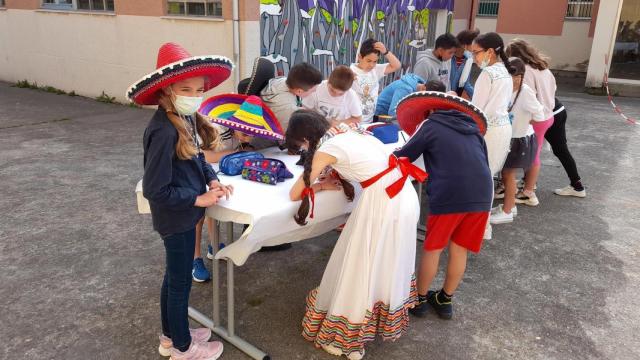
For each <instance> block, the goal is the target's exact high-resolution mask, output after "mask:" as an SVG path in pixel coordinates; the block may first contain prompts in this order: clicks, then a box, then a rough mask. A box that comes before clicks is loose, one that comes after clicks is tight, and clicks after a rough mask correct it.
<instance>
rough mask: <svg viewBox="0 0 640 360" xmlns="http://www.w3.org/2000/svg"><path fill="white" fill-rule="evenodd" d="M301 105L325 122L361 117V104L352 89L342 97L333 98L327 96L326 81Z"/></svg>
mask: <svg viewBox="0 0 640 360" xmlns="http://www.w3.org/2000/svg"><path fill="white" fill-rule="evenodd" d="M302 105H303V106H304V107H306V108H307V109H312V110H315V111H317V112H319V113H320V114H322V115H323V116H324V117H326V118H327V120H331V119H337V120H339V121H342V120H346V119H348V118H350V117H352V116H362V104H361V103H360V99H359V98H358V95H357V94H356V92H355V91H353V89H349V90H348V91H346V92H345V93H344V94H343V95H342V96H336V97H333V96H331V95H330V94H329V88H328V87H327V80H324V81H323V82H321V83H320V85H318V87H317V88H316V91H315V92H313V93H312V94H309V95H308V96H307V97H305V98H304V99H302Z"/></svg>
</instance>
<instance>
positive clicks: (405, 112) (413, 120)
mask: <svg viewBox="0 0 640 360" xmlns="http://www.w3.org/2000/svg"><path fill="white" fill-rule="evenodd" d="M431 110H434V111H435V110H457V111H460V112H463V113H465V114H467V115H469V116H470V117H471V118H472V119H473V120H474V121H475V123H476V124H477V125H478V129H480V133H481V134H483V135H484V134H485V133H486V132H487V117H486V115H485V114H484V112H482V110H480V109H479V108H478V107H477V106H475V105H473V103H471V102H470V101H468V100H465V99H463V98H461V97H459V96H455V95H449V94H446V93H443V92H439V91H419V92H415V93H413V94H409V95H407V96H405V97H404V98H403V99H402V100H400V102H399V103H398V108H397V110H396V112H397V118H398V124H400V127H401V128H402V130H404V131H405V132H406V133H407V134H409V135H413V133H414V132H415V131H416V128H417V127H418V125H420V124H421V123H422V122H423V121H425V120H426V119H427V115H428V112H429V111H431Z"/></svg>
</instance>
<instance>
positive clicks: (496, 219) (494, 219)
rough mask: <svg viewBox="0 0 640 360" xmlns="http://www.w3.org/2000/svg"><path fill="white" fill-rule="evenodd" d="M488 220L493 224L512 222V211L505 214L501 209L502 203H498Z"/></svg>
mask: <svg viewBox="0 0 640 360" xmlns="http://www.w3.org/2000/svg"><path fill="white" fill-rule="evenodd" d="M489 222H490V223H492V224H494V225H497V224H507V223H510V222H513V211H512V212H510V213H508V214H507V213H505V212H504V210H502V205H498V210H497V211H496V212H494V213H492V214H491V216H490V217H489Z"/></svg>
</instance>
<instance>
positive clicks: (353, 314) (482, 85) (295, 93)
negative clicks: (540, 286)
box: [127, 30, 585, 360]
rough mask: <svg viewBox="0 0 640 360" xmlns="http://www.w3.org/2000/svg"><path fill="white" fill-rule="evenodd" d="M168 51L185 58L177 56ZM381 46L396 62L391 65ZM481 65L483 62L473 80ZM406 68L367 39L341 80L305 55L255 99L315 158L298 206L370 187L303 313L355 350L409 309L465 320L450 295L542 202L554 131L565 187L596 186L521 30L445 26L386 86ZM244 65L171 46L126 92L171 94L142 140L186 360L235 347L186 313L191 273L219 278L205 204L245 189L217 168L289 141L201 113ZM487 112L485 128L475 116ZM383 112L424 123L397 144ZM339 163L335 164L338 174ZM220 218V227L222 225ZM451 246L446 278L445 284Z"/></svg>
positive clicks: (175, 328)
mask: <svg viewBox="0 0 640 360" xmlns="http://www.w3.org/2000/svg"><path fill="white" fill-rule="evenodd" d="M167 53H173V55H172V56H169V57H168V58H167ZM508 56H512V58H511V59H510V58H508ZM380 57H384V58H385V59H386V60H387V61H388V62H387V63H384V64H378V61H379V59H380ZM473 63H475V64H476V65H477V66H478V67H479V68H480V69H481V73H480V75H479V77H478V79H477V81H476V82H475V84H472V81H471V71H472V65H473ZM400 67H401V65H400V61H399V60H398V59H397V58H396V57H395V56H394V55H393V54H392V53H391V52H390V51H389V50H388V49H386V47H385V46H384V44H382V43H380V42H377V41H375V40H374V39H368V40H366V41H363V42H362V44H361V47H360V50H359V52H358V57H357V59H356V63H354V64H351V66H350V67H347V66H337V67H336V68H335V69H334V70H333V71H332V72H331V74H330V76H329V78H328V79H327V80H323V77H322V75H321V74H320V72H319V71H318V70H317V69H315V68H314V67H313V66H312V65H309V64H306V63H302V64H297V65H295V66H293V67H292V68H291V69H290V71H289V74H288V76H287V77H279V78H272V79H270V80H269V81H268V82H265V84H264V86H263V87H262V88H258V89H253V91H256V94H257V95H259V97H251V102H252V105H255V106H258V107H260V106H263V107H264V110H265V111H268V112H273V114H274V115H275V117H276V118H277V119H278V120H279V122H280V124H281V125H282V129H283V130H286V134H285V137H286V145H287V146H288V147H289V150H290V151H298V150H300V149H305V150H306V151H307V153H308V154H307V157H306V158H305V160H304V164H303V165H304V173H303V175H302V176H301V177H300V178H299V179H298V180H297V181H296V182H295V184H294V185H293V186H292V189H291V193H290V194H291V199H292V200H293V201H301V206H300V209H299V211H298V213H297V214H296V216H295V220H296V221H297V222H298V223H299V224H300V225H304V224H306V217H307V215H308V212H309V208H310V203H311V202H313V201H315V193H317V192H321V191H331V190H343V191H344V192H345V194H346V195H347V197H348V198H350V199H353V195H354V192H353V186H352V184H353V183H356V182H357V183H360V185H361V186H362V188H363V190H362V193H361V196H360V197H359V200H358V204H357V205H356V206H355V208H354V211H353V213H352V214H351V216H350V217H349V220H348V222H347V223H346V225H345V227H344V231H342V233H341V235H340V237H339V239H338V241H337V243H336V245H335V248H334V251H333V253H332V255H331V259H330V260H329V263H328V264H327V268H326V270H325V273H324V275H323V278H322V281H321V283H320V286H319V287H318V288H316V289H314V290H312V291H311V292H310V293H309V296H308V298H307V309H306V313H305V315H304V318H303V336H304V337H305V338H307V339H308V340H311V341H313V342H314V343H315V344H316V346H318V347H322V348H323V349H324V350H326V351H327V352H329V353H331V354H335V355H341V354H343V355H346V356H347V357H348V358H349V359H360V358H362V357H363V356H364V345H365V343H366V342H368V341H371V340H372V339H373V338H374V337H375V336H376V335H381V336H382V337H383V338H384V339H397V338H398V337H399V336H400V335H401V334H402V333H403V332H404V330H405V329H406V328H407V325H408V321H409V313H412V314H414V315H416V316H423V315H424V314H425V313H427V312H428V311H429V309H432V310H433V311H435V312H436V314H437V315H438V316H440V317H441V318H445V319H450V318H451V317H452V315H453V306H452V297H453V294H454V292H455V290H456V289H457V287H458V285H459V283H460V281H461V279H462V276H463V274H464V271H465V268H466V260H467V252H468V251H472V252H476V253H477V252H479V251H480V248H481V246H482V242H483V239H484V238H490V236H488V235H487V230H490V227H489V223H496V224H497V223H504V222H508V221H512V219H513V216H515V213H516V208H515V203H524V204H527V205H537V204H538V201H537V198H536V197H535V193H534V188H535V183H536V181H537V177H538V174H539V168H540V162H539V154H540V149H541V145H542V139H543V138H547V140H548V141H549V143H550V144H551V146H552V148H553V151H554V154H556V156H558V157H559V158H560V159H561V162H562V164H563V165H564V166H565V169H566V170H567V173H568V175H569V177H570V180H571V185H569V186H568V187H566V188H563V189H558V190H556V193H557V194H559V195H572V196H578V197H584V196H585V190H584V187H583V186H582V184H581V183H580V177H579V176H578V174H577V170H576V167H575V161H573V158H572V157H571V154H570V153H569V151H568V148H567V146H566V134H565V130H564V126H565V122H566V112H565V111H564V108H563V107H562V106H561V104H559V102H558V101H557V100H555V96H554V94H555V80H554V79H553V75H552V74H551V72H550V71H549V70H548V63H547V62H546V60H545V59H544V58H543V57H542V56H541V55H540V54H539V53H538V52H537V50H535V49H534V48H533V47H532V46H531V45H529V44H527V43H526V42H525V41H523V40H517V41H514V42H512V43H510V44H509V45H508V46H506V47H505V44H504V43H503V41H502V39H501V38H500V36H499V35H498V34H496V33H486V34H482V35H479V34H478V32H477V31H469V30H465V31H463V32H461V33H460V34H458V36H457V37H454V36H452V35H450V34H445V35H442V36H440V37H438V39H437V40H436V47H435V49H433V50H427V51H425V52H421V53H419V56H418V60H417V62H416V64H415V66H414V73H409V74H405V75H404V76H403V77H402V78H401V79H399V80H397V81H395V82H393V83H391V84H390V85H389V86H387V87H386V88H385V89H383V91H382V92H381V93H380V94H378V93H379V82H380V80H381V78H382V77H384V76H385V75H387V74H390V73H393V72H395V71H397V70H399V69H400ZM230 72H231V62H230V61H229V60H228V59H226V58H223V57H219V56H200V57H192V56H190V55H189V54H188V53H187V52H186V50H184V49H182V48H181V47H179V46H178V45H176V44H165V45H163V48H161V50H160V52H159V54H158V69H157V70H156V71H155V72H153V73H151V74H149V75H147V76H145V77H144V78H142V79H141V80H140V81H138V82H136V83H135V84H134V85H132V86H131V88H130V89H129V91H128V94H127V95H128V97H129V98H130V99H131V100H132V101H134V102H136V103H138V104H141V105H158V110H157V112H156V113H155V115H154V117H153V118H152V120H151V122H150V123H149V126H148V127H147V129H146V131H145V135H144V168H145V173H144V178H143V189H144V196H145V197H146V198H147V199H148V200H149V203H150V206H151V212H152V218H153V225H154V229H155V230H156V231H158V233H160V235H161V237H162V239H163V241H164V244H165V249H166V265H167V266H166V272H165V276H164V281H163V285H162V290H161V315H162V333H163V334H162V335H161V336H160V347H159V351H160V353H161V354H162V355H165V356H171V357H172V359H174V360H177V359H203V360H204V359H216V358H217V357H219V356H220V355H221V353H222V344H221V343H219V342H209V341H208V340H209V338H210V336H211V332H210V331H209V330H208V329H189V327H188V317H187V307H188V299H189V292H190V287H191V282H192V280H193V281H206V280H207V279H208V277H209V273H208V271H207V270H206V267H205V266H204V261H203V260H202V258H201V256H200V235H201V231H202V226H203V219H204V217H203V215H204V208H206V207H209V206H212V205H215V204H216V203H217V202H218V201H219V200H220V199H222V198H224V197H229V196H231V195H232V194H233V187H231V186H229V185H224V184H221V183H220V182H219V181H218V179H217V177H216V175H215V173H214V172H213V171H212V169H211V167H210V166H209V165H208V163H215V162H218V161H219V160H220V158H221V157H222V156H224V155H226V154H229V153H232V152H235V151H239V150H244V149H260V148H261V147H264V146H270V145H275V144H276V142H275V141H271V142H267V143H266V144H265V143H264V142H259V141H256V139H254V138H252V135H253V133H252V132H251V131H242V130H240V129H243V128H244V127H237V128H234V127H229V123H228V122H221V124H222V125H220V124H217V125H216V124H212V122H211V121H209V120H208V119H207V118H205V117H204V116H202V115H200V114H199V113H198V109H200V106H201V104H202V101H203V98H202V96H203V93H204V92H205V91H207V90H209V89H211V88H213V87H215V86H217V85H218V84H219V83H221V82H222V81H224V80H225V79H226V78H228V77H229V75H230ZM423 90H429V91H436V92H441V93H444V92H448V93H449V94H451V95H447V96H453V95H455V98H456V99H459V100H460V102H461V103H462V104H463V107H464V108H465V109H467V110H465V111H460V110H459V109H458V110H447V109H439V108H430V107H429V105H427V103H428V102H429V97H430V96H433V93H418V94H417V95H416V96H413V95H412V96H408V95H410V94H412V93H416V92H421V91H423ZM458 96H461V97H464V98H468V99H471V102H467V101H466V100H462V99H461V98H459V97H458ZM243 99H244V98H243ZM245 101H249V99H245ZM478 108H479V109H481V110H482V117H486V124H484V123H482V124H480V123H478V122H477V117H473V116H470V114H471V113H473V112H474V111H477V109H478ZM375 115H391V116H393V117H397V119H398V121H399V122H400V123H401V125H402V124H406V123H407V122H414V124H413V126H412V129H413V128H417V130H415V132H413V131H412V136H411V138H410V139H409V141H408V142H407V144H405V145H404V146H403V147H402V148H401V149H398V150H396V151H395V152H394V153H393V154H391V155H389V153H388V150H387V149H386V148H385V147H384V146H383V145H382V144H381V143H380V142H379V141H378V140H376V139H375V138H373V137H372V136H369V135H367V134H366V132H363V131H359V130H358V127H359V124H366V123H369V122H372V121H373V120H374V117H375ZM227 119H229V118H227ZM554 119H555V122H554ZM254 120H255V118H252V121H254ZM427 120H428V121H427ZM229 121H231V120H229ZM554 126H556V128H555V129H554ZM485 130H486V133H485ZM547 134H549V136H547ZM274 139H275V138H274ZM272 140H273V139H272ZM282 144H283V143H282V142H280V145H282ZM420 156H422V157H423V159H424V162H425V167H426V170H427V172H428V174H429V180H428V182H427V194H428V198H429V213H430V214H429V217H428V219H427V228H428V231H427V236H426V238H425V242H424V249H423V252H422V255H421V259H420V264H419V267H418V273H417V277H416V276H415V275H414V274H415V272H416V269H415V257H416V254H415V239H416V225H417V222H418V217H419V214H420V209H419V207H420V204H419V203H418V200H417V196H416V193H415V191H414V189H413V188H412V186H411V185H410V183H409V182H407V181H406V179H407V177H408V176H409V175H411V176H413V177H414V178H416V179H418V180H419V181H424V180H425V177H426V174H424V173H423V172H421V170H419V169H417V168H416V167H415V166H413V165H411V164H410V163H411V162H413V161H415V160H416V159H417V158H418V157H420ZM328 167H329V168H331V169H333V171H329V172H327V170H326V169H327V168H328ZM519 168H521V169H524V170H525V179H524V184H523V189H522V190H520V191H518V190H517V184H516V180H515V174H516V169H519ZM499 172H501V174H502V182H503V184H504V185H500V186H498V187H497V190H496V191H495V194H494V182H493V180H492V178H493V177H494V176H495V175H497V174H498V173H499ZM501 197H503V198H504V204H503V205H500V206H498V207H496V208H493V209H492V202H493V199H494V198H501ZM208 226H209V227H210V228H209V233H210V234H211V233H212V232H213V231H212V226H213V224H212V223H211V222H210V223H209V224H208ZM447 246H449V262H448V265H447V270H446V277H445V281H444V284H443V286H442V287H441V288H440V290H438V291H431V290H429V288H430V286H431V282H432V281H433V279H434V278H435V275H436V273H437V270H438V263H439V258H440V255H441V253H442V251H443V249H445V248H446V247H447ZM209 252H210V253H211V252H212V249H210V251H209Z"/></svg>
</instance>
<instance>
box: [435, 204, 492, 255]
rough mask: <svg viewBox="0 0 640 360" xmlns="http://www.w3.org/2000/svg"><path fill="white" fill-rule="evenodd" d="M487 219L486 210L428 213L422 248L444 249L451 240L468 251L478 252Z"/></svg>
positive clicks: (487, 213)
mask: <svg viewBox="0 0 640 360" xmlns="http://www.w3.org/2000/svg"><path fill="white" fill-rule="evenodd" d="M487 220H489V212H488V211H482V212H465V213H454V214H443V215H429V216H428V217H427V236H426V238H425V239H424V250H425V251H433V250H440V249H444V248H445V247H446V246H447V244H448V243H449V240H451V241H453V242H454V243H456V244H457V245H460V246H462V247H463V248H465V249H467V250H469V251H472V252H474V253H477V252H480V247H481V246H482V238H483V237H484V230H485V227H486V226H487Z"/></svg>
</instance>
